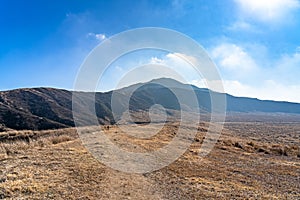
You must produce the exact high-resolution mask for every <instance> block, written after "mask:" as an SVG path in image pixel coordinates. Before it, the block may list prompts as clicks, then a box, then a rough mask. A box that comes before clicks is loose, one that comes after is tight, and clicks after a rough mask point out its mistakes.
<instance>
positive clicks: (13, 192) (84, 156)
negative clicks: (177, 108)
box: [0, 123, 300, 199]
mask: <svg viewBox="0 0 300 200" xmlns="http://www.w3.org/2000/svg"><path fill="white" fill-rule="evenodd" d="M177 126H178V125H177V124H169V125H167V126H165V127H164V129H163V130H162V131H161V133H160V134H158V135H156V136H154V137H152V138H151V139H148V140H143V139H135V138H132V137H130V136H127V135H126V134H122V133H121V132H120V129H119V128H118V127H116V126H110V128H107V127H106V128H105V130H106V134H107V136H109V137H110V139H111V140H112V141H114V142H115V143H116V144H118V145H120V147H122V148H125V149H129V150H132V151H141V152H143V151H145V150H153V149H157V148H160V147H162V146H163V145H165V144H166V143H168V142H169V141H170V140H171V139H172V137H174V132H176V129H177V128H176V127H177ZM243 127H246V128H243ZM92 130H93V127H88V128H86V131H87V132H90V133H91V132H92ZM198 130H199V133H198V134H197V137H196V138H195V139H194V142H193V144H192V145H191V147H190V148H189V150H187V151H186V153H185V154H184V155H183V156H181V157H180V158H179V159H178V160H177V161H176V162H174V163H172V164H171V165H169V166H167V167H165V168H163V169H161V170H158V171H155V172H152V173H145V174H127V173H123V172H119V171H115V170H113V169H111V168H109V167H106V166H105V165H103V164H101V163H100V162H98V161H97V160H96V159H94V158H93V156H91V155H90V154H89V153H88V152H87V150H86V149H85V147H84V146H83V145H82V144H81V141H80V140H79V139H78V137H77V134H76V131H75V130H74V129H60V130H52V131H18V132H16V131H10V132H5V133H1V136H0V137H1V138H5V139H2V142H1V143H0V164H1V165H0V199H1V198H2V199H300V185H299V182H300V180H299V179H300V158H299V154H300V150H299V143H300V142H299V133H300V132H298V131H300V125H297V124H294V125H293V126H291V125H290V124H254V123H252V124H251V123H249V124H245V123H229V124H226V126H225V129H224V131H223V134H222V136H221V138H220V139H219V141H218V143H217V145H216V146H215V148H214V149H213V151H212V152H211V153H210V154H209V155H208V156H207V157H206V158H205V159H202V160H200V159H199V157H198V152H199V148H200V145H201V142H202V141H203V138H204V137H205V131H206V130H207V124H204V123H202V124H201V126H200V127H199V128H198ZM284 133H286V135H284ZM21 136H22V137H21ZM27 136H28V137H27ZM26 138H27V139H26Z"/></svg>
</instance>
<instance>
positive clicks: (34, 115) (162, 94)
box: [0, 78, 300, 131]
mask: <svg viewBox="0 0 300 200" xmlns="http://www.w3.org/2000/svg"><path fill="white" fill-rule="evenodd" d="M163 85H168V86H169V88H170V87H171V88H172V90H173V91H176V93H177V94H179V95H180V96H181V97H182V99H183V104H184V107H183V108H181V107H180V105H179V103H178V101H177V99H176V97H175V95H174V94H173V93H172V91H171V90H170V89H168V88H166V87H164V86H163ZM190 88H192V89H193V90H194V91H195V94H196V97H197V100H198V105H199V107H195V104H193V103H191V101H190V98H189V95H190ZM210 92H211V91H209V90H208V89H203V88H197V87H195V86H190V85H185V84H182V83H180V82H177V81H175V80H172V79H166V78H164V79H157V80H153V81H151V82H148V83H144V84H135V85H132V86H129V87H126V88H122V89H119V90H116V91H115V93H114V94H117V95H116V96H117V99H116V100H117V104H118V113H116V115H117V116H121V115H122V114H123V113H124V112H125V111H126V105H125V104H124V102H123V99H125V98H126V97H128V95H130V94H131V93H132V96H131V97H130V101H129V107H130V111H132V112H140V111H147V110H148V109H149V108H150V107H151V106H152V105H154V104H160V105H162V106H163V107H164V108H165V109H167V111H168V112H167V113H168V115H173V112H172V111H176V110H180V109H182V110H184V111H187V112H190V111H193V112H194V111H200V112H201V113H209V112H210V106H211V102H210V96H209V93H210ZM76 93H77V94H80V95H83V96H85V99H88V100H92V98H94V96H93V93H83V92H76ZM112 93H113V92H112V91H110V92H106V93H101V92H97V93H96V94H95V108H96V109H95V110H96V114H97V118H98V121H99V123H100V124H114V123H115V119H114V118H113V115H112V111H111V96H112ZM215 94H217V95H218V93H215ZM226 100H227V112H229V113H236V112H238V113H248V114H249V113H250V114H253V113H269V114H278V113H281V114H296V116H298V114H300V104H297V103H289V102H276V101H262V100H258V99H253V98H244V97H234V96H232V95H228V94H226ZM76 108H77V112H79V113H80V114H81V115H82V116H85V118H84V119H83V121H84V123H85V124H86V125H94V124H93V123H92V122H89V118H90V116H89V115H88V114H86V115H85V104H84V103H80V104H77V105H76ZM297 119H298V118H297ZM72 126H74V122H73V113H72V92H71V91H67V90H62V89H54V88H31V89H17V90H10V91H4V92H0V131H1V130H6V129H16V130H22V129H30V130H45V129H56V128H66V127H72Z"/></svg>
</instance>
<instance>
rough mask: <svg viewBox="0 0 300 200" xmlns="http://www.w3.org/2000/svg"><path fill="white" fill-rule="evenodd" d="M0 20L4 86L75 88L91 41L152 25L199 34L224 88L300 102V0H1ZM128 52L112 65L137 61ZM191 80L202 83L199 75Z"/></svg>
mask: <svg viewBox="0 0 300 200" xmlns="http://www.w3.org/2000/svg"><path fill="white" fill-rule="evenodd" d="M0 23H1V31H0V44H1V45H0V69H1V71H0V72H1V73H0V90H8V89H14V88H20V87H22V88H23V87H40V86H47V87H58V88H66V89H72V88H73V83H74V80H75V77H76V74H77V72H78V70H79V67H80V65H81V63H82V62H83V60H84V58H85V57H86V56H87V55H88V53H89V52H90V51H91V50H92V49H93V48H94V47H96V46H97V45H98V44H99V43H101V42H102V41H103V40H105V39H107V38H109V37H110V36H112V35H114V34H117V33H119V32H122V31H126V30H130V29H133V28H140V27H149V26H150V27H164V28H169V29H174V30H176V31H179V32H182V33H184V34H186V35H188V36H189V37H191V38H193V39H194V40H196V41H197V42H199V43H200V44H201V45H202V46H203V47H204V48H205V49H206V51H207V52H208V54H209V55H210V56H211V58H212V59H213V61H214V62H215V63H216V65H217V67H218V70H219V72H220V76H221V77H222V79H223V84H224V87H225V91H226V92H227V93H230V94H233V95H236V96H249V97H257V98H260V99H273V100H284V101H293V102H300V78H299V77H300V37H299V36H300V2H299V1H298V0H272V1H268V0H251V1H250V0H249V1H245V0H216V1H207V0H198V1H188V0H173V1H160V0H153V1H143V0H141V1H122V0H120V1H79V0H74V1H63V0H61V1H56V0H53V1H38V0H36V1H33V0H26V1H14V0H3V1H1V6H0ZM172 55H173V54H159V55H158V54H157V52H156V53H153V55H150V57H149V52H147V53H145V55H144V57H142V56H141V55H138V56H133V57H132V58H135V59H136V63H140V62H141V60H142V61H143V62H144V61H145V60H150V61H153V60H155V59H156V60H159V62H160V63H164V64H168V63H172V64H173V65H174V66H176V59H175V60H174V59H173V58H174V56H172ZM128 60H129V59H123V60H122V59H121V60H120V61H119V62H117V64H116V66H115V67H116V68H117V69H119V70H124V69H123V68H126V66H128V65H129V63H131V64H132V62H133V61H132V60H130V61H128ZM121 61H123V63H121ZM177 64H178V65H179V64H180V62H177ZM113 75H114V76H116V74H115V73H111V74H107V76H108V77H106V78H107V79H111V77H110V76H113ZM115 78H117V77H114V79H115ZM188 82H191V83H193V84H196V85H198V86H202V85H203V84H202V80H200V79H192V78H191V79H190V80H188ZM113 86H114V84H113V83H110V84H108V85H107V86H105V87H104V88H105V89H110V88H113Z"/></svg>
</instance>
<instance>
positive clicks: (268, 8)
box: [235, 0, 300, 23]
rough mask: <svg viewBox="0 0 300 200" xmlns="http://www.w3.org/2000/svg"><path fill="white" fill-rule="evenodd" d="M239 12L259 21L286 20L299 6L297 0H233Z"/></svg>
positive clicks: (243, 15)
mask: <svg viewBox="0 0 300 200" xmlns="http://www.w3.org/2000/svg"><path fill="white" fill-rule="evenodd" d="M235 2H236V3H237V5H238V7H239V10H240V14H241V15H242V17H244V18H250V19H254V20H258V21H261V22H267V23H270V22H271V23H273V22H281V21H282V20H287V18H288V16H289V15H290V14H291V13H292V12H293V11H294V10H295V9H297V8H299V7H300V3H299V1H298V0H235Z"/></svg>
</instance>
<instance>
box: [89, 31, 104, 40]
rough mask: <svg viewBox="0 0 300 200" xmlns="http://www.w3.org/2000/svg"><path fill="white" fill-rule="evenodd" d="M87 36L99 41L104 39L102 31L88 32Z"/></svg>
mask: <svg viewBox="0 0 300 200" xmlns="http://www.w3.org/2000/svg"><path fill="white" fill-rule="evenodd" d="M87 37H90V38H94V39H96V40H98V41H100V42H101V41H103V40H105V39H106V35H105V34H102V33H88V34H87Z"/></svg>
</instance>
